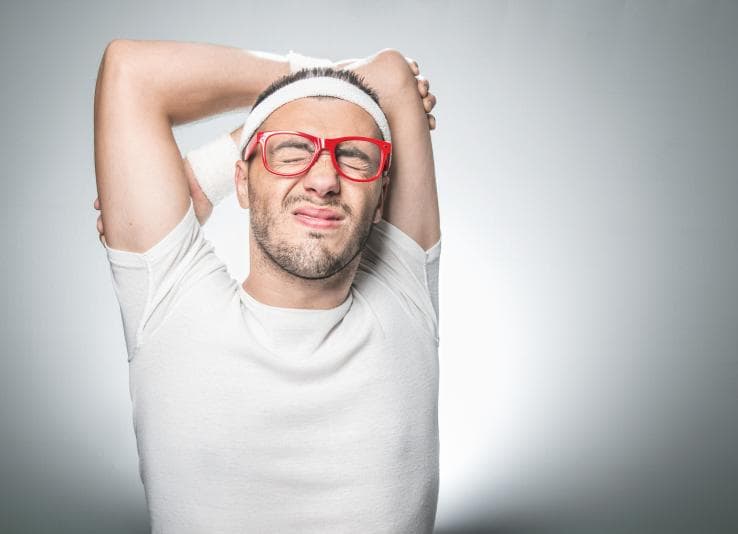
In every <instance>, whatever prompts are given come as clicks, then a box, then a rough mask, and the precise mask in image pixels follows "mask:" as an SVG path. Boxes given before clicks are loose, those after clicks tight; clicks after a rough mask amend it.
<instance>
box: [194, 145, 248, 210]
mask: <svg viewBox="0 0 738 534" xmlns="http://www.w3.org/2000/svg"><path fill="white" fill-rule="evenodd" d="M240 157H241V155H240V154H239V153H238V146H237V145H236V143H235V141H233V137H231V134H230V133H226V134H223V135H221V136H219V137H217V138H215V139H213V140H212V141H210V142H208V143H206V144H204V145H202V146H201V147H198V148H196V149H194V150H191V151H190V152H188V153H187V156H186V158H187V161H189V162H190V166H191V167H192V171H193V172H194V173H195V178H197V183H198V184H200V189H202V192H203V193H205V196H206V197H208V200H209V201H210V203H211V204H212V205H213V206H216V205H217V204H218V203H219V202H220V201H221V200H223V199H224V198H225V197H227V196H228V195H230V194H231V193H233V192H234V191H235V185H234V176H235V172H236V170H235V164H236V161H238V160H239V158H240Z"/></svg>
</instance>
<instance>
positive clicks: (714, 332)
mask: <svg viewBox="0 0 738 534" xmlns="http://www.w3.org/2000/svg"><path fill="white" fill-rule="evenodd" d="M0 10H1V11H0V51H1V52H0V53H1V54H2V73H3V81H2V84H1V87H2V89H1V90H2V99H0V105H2V123H3V125H2V163H3V166H4V168H5V171H4V179H3V189H2V206H3V209H2V210H1V216H2V226H1V228H2V230H1V235H2V250H3V254H2V255H1V256H0V257H1V258H2V259H1V260H0V261H1V262H2V272H3V281H2V300H3V302H4V303H5V306H4V307H3V316H2V321H1V322H0V333H1V334H2V348H3V354H2V368H1V369H0V377H1V378H0V380H1V382H0V395H1V397H0V400H1V401H2V402H0V436H1V437H0V492H1V493H0V521H1V522H2V523H0V531H2V532H44V533H45V532H55V533H60V532H65V533H66V532H70V533H71V532H74V533H87V532H89V533H100V532H106V533H119V532H120V533H124V532H125V533H143V532H146V531H147V530H148V522H147V515H146V503H145V498H144V493H143V487H142V485H141V482H140V480H139V474H138V465H137V455H136V446H135V440H134V434H133V427H132V421H131V406H130V398H129V392H128V374H127V373H128V369H127V363H126V352H125V345H124V340H123V333H122V328H121V320H120V314H119V310H118V305H117V301H116V299H115V295H114V293H113V290H112V285H111V279H110V271H109V267H108V264H107V260H106V258H105V254H104V250H103V248H102V247H101V245H100V244H99V242H98V239H97V232H96V230H95V219H96V217H97V212H96V211H95V210H93V208H92V202H93V200H94V198H95V196H96V189H95V177H94V165H93V122H92V119H93V115H92V111H93V93H94V85H95V78H96V74H97V68H98V64H99V61H100V57H101V54H102V52H103V50H104V48H105V46H106V44H107V43H108V42H109V41H110V40H112V39H114V38H134V39H166V40H180V41H205V42H211V43H218V44H226V45H231V46H237V47H241V48H247V49H251V50H265V51H272V52H278V53H286V52H287V51H288V50H289V49H294V50H297V51H299V52H302V53H304V54H309V55H316V56H323V57H331V58H334V59H340V58H348V57H360V56H366V55H368V54H370V53H373V52H375V51H377V50H379V49H381V48H385V47H393V48H397V49H399V50H401V51H402V52H403V53H405V54H406V55H408V56H411V57H414V58H416V59H417V60H418V61H419V63H420V66H421V70H422V72H423V73H424V74H425V75H426V76H427V77H428V78H429V79H430V81H431V91H432V92H433V93H435V94H436V95H437V97H438V106H437V108H436V111H435V114H436V116H437V119H438V129H437V130H436V131H435V132H434V133H433V139H434V150H435V157H436V165H437V175H438V187H439V194H440V202H441V217H442V234H443V255H442V261H441V282H440V300H441V350H440V358H441V373H442V375H441V393H440V425H441V492H440V500H439V507H438V515H437V532H441V533H461V532H499V533H505V532H509V533H511V532H558V531H561V532H721V531H723V532H728V531H736V529H738V511H736V507H735V506H734V504H735V502H736V496H737V495H738V491H737V490H738V478H737V477H738V460H736V453H735V449H736V448H738V417H736V405H737V404H738V393H737V390H738V371H737V366H738V362H737V360H738V358H737V355H736V351H737V350H736V346H737V343H736V342H737V341H738V339H737V337H738V334H737V333H736V331H737V330H738V307H737V306H736V297H738V284H737V283H736V273H737V272H738V265H737V263H738V246H737V239H736V229H737V227H738V224H737V223H738V215H737V214H736V210H735V206H736V200H737V199H738V180H737V177H736V169H738V165H737V163H738V161H737V159H738V141H737V139H738V137H737V135H736V134H738V126H736V125H737V124H738V96H737V95H738V84H737V83H736V82H737V81H738V38H737V37H736V35H738V33H737V32H736V28H737V27H738V5H737V4H736V3H735V2H697V1H689V2H687V1H675V2H653V1H643V2H615V1H609V2H585V1H571V2H516V3H513V2H509V3H508V2H481V1H480V2H438V1H426V2H384V1H373V2H367V3H359V2H348V1H345V0H344V1H329V0H322V1H321V2H276V1H262V2H252V1H239V2H236V1H229V2H225V1H221V2H199V3H198V2H192V1H190V2H171V3H164V2H155V1H146V2H93V1H87V2H51V1H48V2H40V1H35V2H23V3H21V2H15V3H9V2H4V3H3V4H2V7H1V8H0ZM242 119H243V116H242V114H241V115H239V114H226V115H223V116H221V117H218V118H216V119H214V120H209V121H202V122H200V123H197V124H193V125H187V126H185V127H181V128H177V130H176V132H175V133H176V137H177V140H178V142H179V143H180V147H181V149H182V151H183V152H185V151H186V150H189V149H190V148H194V147H195V146H198V145H199V144H201V143H203V142H205V141H208V140H209V139H211V138H213V137H214V136H215V135H217V134H219V133H221V132H224V131H226V130H227V129H229V128H231V127H235V126H236V125H238V123H239V122H241V121H242ZM246 216H247V212H244V211H242V210H240V209H239V208H238V206H237V204H236V202H235V198H234V197H233V196H232V197H230V198H229V199H228V200H226V201H225V202H224V203H223V205H222V207H220V208H219V210H218V211H217V212H216V214H215V215H214V217H213V219H212V220H211V221H210V222H208V224H207V225H206V227H205V228H206V234H207V237H208V238H209V239H211V241H213V242H214V244H215V245H216V250H217V251H218V252H219V253H220V254H221V255H222V257H223V258H224V259H225V260H226V262H227V263H228V264H229V266H230V267H231V269H232V272H233V273H234V276H237V277H238V278H239V279H243V277H244V276H245V274H246V272H247V257H248V249H247V248H246V244H247V243H246V235H247V226H246V221H247V218H246Z"/></svg>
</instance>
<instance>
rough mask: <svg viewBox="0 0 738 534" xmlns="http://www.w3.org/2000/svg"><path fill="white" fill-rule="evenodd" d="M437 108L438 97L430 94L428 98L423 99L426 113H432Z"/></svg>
mask: <svg viewBox="0 0 738 534" xmlns="http://www.w3.org/2000/svg"><path fill="white" fill-rule="evenodd" d="M435 106H436V95H434V94H432V93H428V96H426V97H425V98H424V99H423V108H425V112H426V113H430V112H431V111H432V110H433V108H434V107H435Z"/></svg>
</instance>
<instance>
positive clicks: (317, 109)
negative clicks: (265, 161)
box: [259, 97, 382, 139]
mask: <svg viewBox="0 0 738 534" xmlns="http://www.w3.org/2000/svg"><path fill="white" fill-rule="evenodd" d="M259 129H260V130H300V131H303V132H308V133H311V134H313V135H318V136H320V137H342V136H346V135H360V136H364V137H375V138H377V139H381V138H382V134H381V132H380V131H379V127H378V126H377V123H376V122H374V118H373V117H372V116H371V115H370V114H369V113H368V112H367V111H366V110H365V109H364V108H362V107H360V106H357V105H356V104H354V103H353V102H348V101H346V100H342V99H340V98H333V97H321V98H317V97H305V98H298V99H297V100H293V101H291V102H287V103H286V104H284V105H283V106H280V107H279V108H277V109H275V110H274V111H273V112H272V113H271V114H270V115H269V116H268V117H267V119H266V120H265V121H264V122H263V123H262V125H261V127H260V128H259Z"/></svg>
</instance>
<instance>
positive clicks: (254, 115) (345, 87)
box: [238, 76, 392, 154]
mask: <svg viewBox="0 0 738 534" xmlns="http://www.w3.org/2000/svg"><path fill="white" fill-rule="evenodd" d="M306 96H334V97H336V98H340V99H342V100H346V101H348V102H352V103H354V104H356V105H357V106H360V107H362V108H364V109H365V110H366V111H367V113H369V114H370V115H371V116H372V117H373V118H374V120H375V122H376V123H377V126H379V130H380V131H381V132H382V136H383V137H384V140H385V141H387V142H388V143H391V142H392V139H391V137H390V129H389V123H388V122H387V117H385V116H384V112H383V111H382V110H381V108H380V107H379V106H378V105H377V103H376V102H375V101H374V100H372V97H370V96H369V95H368V94H366V93H365V92H364V91H362V90H361V89H359V88H358V87H356V86H355V85H354V84H352V83H349V82H347V81H344V80H339V79H338V78H332V77H330V76H320V77H317V78H304V79H302V80H297V81H296V82H292V83H290V84H289V85H285V86H284V87H282V88H280V89H277V90H276V91H275V92H273V93H272V94H270V95H269V96H268V97H266V98H265V99H264V100H262V101H261V102H259V105H257V106H255V107H254V108H253V109H252V110H251V113H249V116H248V117H247V118H246V122H244V124H243V130H242V131H241V141H240V142H239V144H238V145H239V146H238V153H239V154H242V153H243V149H244V148H245V147H246V143H248V142H249V139H251V136H252V135H254V133H255V132H256V131H257V129H258V128H259V126H261V124H262V123H263V122H264V121H265V120H266V119H267V117H268V116H269V115H271V114H272V112H273V111H274V110H275V109H277V108H278V107H280V106H283V105H285V104H286V103H287V102H291V101H293V100H297V99H298V98H304V97H306Z"/></svg>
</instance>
